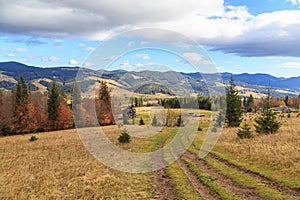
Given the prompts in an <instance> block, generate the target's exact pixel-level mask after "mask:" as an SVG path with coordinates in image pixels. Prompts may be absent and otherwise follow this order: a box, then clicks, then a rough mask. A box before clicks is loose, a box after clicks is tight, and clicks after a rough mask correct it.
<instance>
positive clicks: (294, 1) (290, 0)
mask: <svg viewBox="0 0 300 200" xmlns="http://www.w3.org/2000/svg"><path fill="white" fill-rule="evenodd" d="M286 1H287V2H291V3H292V4H293V5H297V4H300V0H286Z"/></svg>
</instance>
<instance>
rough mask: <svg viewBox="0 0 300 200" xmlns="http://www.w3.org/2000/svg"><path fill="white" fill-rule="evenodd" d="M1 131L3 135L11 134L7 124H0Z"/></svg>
mask: <svg viewBox="0 0 300 200" xmlns="http://www.w3.org/2000/svg"><path fill="white" fill-rule="evenodd" d="M1 132H2V134H3V136H9V135H13V132H12V130H11V128H10V127H9V126H8V125H7V124H3V125H2V126H1Z"/></svg>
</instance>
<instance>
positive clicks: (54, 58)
mask: <svg viewBox="0 0 300 200" xmlns="http://www.w3.org/2000/svg"><path fill="white" fill-rule="evenodd" d="M41 60H42V61H43V62H58V61H59V58H56V57H54V56H50V57H48V56H42V57H41Z"/></svg>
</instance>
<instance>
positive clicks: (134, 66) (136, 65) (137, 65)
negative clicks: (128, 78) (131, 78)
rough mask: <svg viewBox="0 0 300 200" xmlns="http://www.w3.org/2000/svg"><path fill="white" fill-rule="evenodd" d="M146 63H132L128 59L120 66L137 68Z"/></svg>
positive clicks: (122, 67)
mask: <svg viewBox="0 0 300 200" xmlns="http://www.w3.org/2000/svg"><path fill="white" fill-rule="evenodd" d="M143 66H144V65H143V64H141V63H136V64H134V65H132V64H130V62H129V61H128V60H126V61H124V62H123V63H121V64H120V66H119V67H120V68H121V69H136V68H141V67H143Z"/></svg>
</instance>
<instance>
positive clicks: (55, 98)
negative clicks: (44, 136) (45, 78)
mask: <svg viewBox="0 0 300 200" xmlns="http://www.w3.org/2000/svg"><path fill="white" fill-rule="evenodd" d="M59 104H60V103H59V91H58V87H57V84H56V81H55V80H54V81H53V84H52V87H51V89H50V92H49V95H48V119H49V120H51V121H55V120H56V119H57V117H58V111H59Z"/></svg>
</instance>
